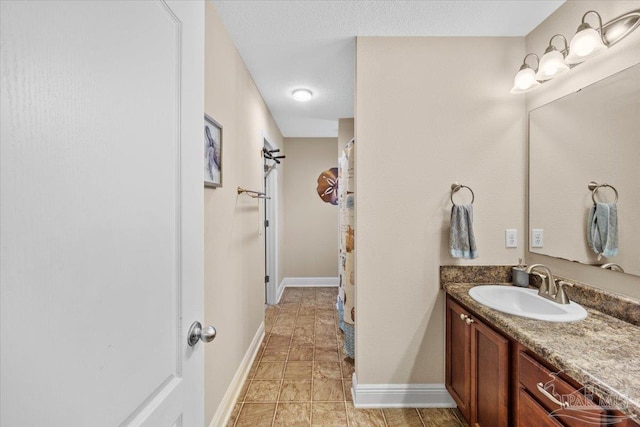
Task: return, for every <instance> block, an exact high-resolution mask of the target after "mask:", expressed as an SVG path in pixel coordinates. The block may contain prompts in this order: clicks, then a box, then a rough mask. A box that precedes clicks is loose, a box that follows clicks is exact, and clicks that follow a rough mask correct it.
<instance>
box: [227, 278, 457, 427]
mask: <svg viewBox="0 0 640 427" xmlns="http://www.w3.org/2000/svg"><path fill="white" fill-rule="evenodd" d="M337 293H338V290H337V288H286V289H285V291H284V294H283V296H282V298H281V301H280V304H278V305H275V306H269V307H267V309H266V314H265V337H264V340H263V342H262V344H261V346H260V349H259V350H258V355H257V356H256V359H255V361H254V363H253V366H252V367H251V370H250V372H249V376H248V378H247V380H246V382H245V384H244V385H243V388H242V390H241V392H240V396H239V397H238V402H237V403H236V405H235V407H234V411H233V414H232V416H231V419H230V421H229V423H228V427H234V426H235V427H241V426H250V427H262V426H265V427H271V426H336V427H376V426H381V427H383V426H390V427H391V426H398V427H400V426H403V427H412V426H416V427H424V426H426V427H463V426H466V423H464V422H462V421H460V420H461V419H462V418H461V417H460V415H459V414H458V413H457V410H455V409H453V410H452V409H383V410H380V409H375V410H373V409H356V408H355V407H354V406H353V402H352V397H351V374H353V370H354V368H353V360H352V359H349V358H347V357H346V356H345V354H344V352H343V350H342V346H343V343H344V338H343V335H342V331H340V329H339V328H338V313H337V311H336V309H335V303H336V296H337Z"/></svg>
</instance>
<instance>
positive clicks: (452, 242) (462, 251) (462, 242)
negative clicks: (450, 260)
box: [449, 205, 478, 259]
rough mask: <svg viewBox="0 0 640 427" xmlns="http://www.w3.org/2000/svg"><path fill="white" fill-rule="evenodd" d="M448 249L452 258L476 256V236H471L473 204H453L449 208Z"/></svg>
mask: <svg viewBox="0 0 640 427" xmlns="http://www.w3.org/2000/svg"><path fill="white" fill-rule="evenodd" d="M449 249H450V252H451V256H452V257H454V258H467V259H473V258H477V257H478V248H476V238H475V237H474V236H473V206H472V205H453V207H452V208H451V233H450V235H449Z"/></svg>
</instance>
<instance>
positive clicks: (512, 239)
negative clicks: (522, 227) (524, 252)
mask: <svg viewBox="0 0 640 427" xmlns="http://www.w3.org/2000/svg"><path fill="white" fill-rule="evenodd" d="M504 247H505V248H517V247H518V230H516V229H515V228H507V229H506V230H504Z"/></svg>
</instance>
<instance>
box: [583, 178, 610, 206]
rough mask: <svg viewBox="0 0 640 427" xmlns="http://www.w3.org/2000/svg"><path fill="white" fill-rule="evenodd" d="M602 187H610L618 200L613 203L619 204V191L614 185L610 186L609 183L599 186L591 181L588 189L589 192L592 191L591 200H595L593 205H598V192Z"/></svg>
mask: <svg viewBox="0 0 640 427" xmlns="http://www.w3.org/2000/svg"><path fill="white" fill-rule="evenodd" d="M602 187H609V188H611V189H612V190H613V192H614V193H615V195H616V199H615V200H614V201H613V203H614V204H615V203H618V190H616V187H614V186H613V185H609V184H607V183H604V184H598V183H597V182H595V181H591V182H590V183H589V184H588V185H587V188H589V190H591V200H593V203H596V191H598V189H599V188H602Z"/></svg>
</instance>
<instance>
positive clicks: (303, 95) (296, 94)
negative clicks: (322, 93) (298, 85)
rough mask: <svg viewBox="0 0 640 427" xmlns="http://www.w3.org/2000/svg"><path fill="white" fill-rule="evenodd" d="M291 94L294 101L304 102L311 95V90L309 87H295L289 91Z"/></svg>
mask: <svg viewBox="0 0 640 427" xmlns="http://www.w3.org/2000/svg"><path fill="white" fill-rule="evenodd" d="M291 96H292V97H293V99H295V100H296V101H300V102H306V101H308V100H310V99H311V98H312V97H313V92H311V91H310V90H309V89H296V90H294V91H293V92H291Z"/></svg>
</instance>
